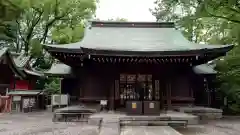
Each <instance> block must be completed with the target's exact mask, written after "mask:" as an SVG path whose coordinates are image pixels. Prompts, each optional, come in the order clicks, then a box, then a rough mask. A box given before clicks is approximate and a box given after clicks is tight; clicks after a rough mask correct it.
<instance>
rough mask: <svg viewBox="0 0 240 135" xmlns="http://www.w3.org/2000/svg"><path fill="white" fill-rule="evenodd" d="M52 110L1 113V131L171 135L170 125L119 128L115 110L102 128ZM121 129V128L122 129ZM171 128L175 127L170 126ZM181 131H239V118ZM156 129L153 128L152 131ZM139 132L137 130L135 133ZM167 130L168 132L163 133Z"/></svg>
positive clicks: (205, 134)
mask: <svg viewBox="0 0 240 135" xmlns="http://www.w3.org/2000/svg"><path fill="white" fill-rule="evenodd" d="M52 116H53V114H52V113H48V112H47V113H45V112H44V113H43V112H40V113H28V114H12V115H10V114H3V115H2V114H1V115H0V135H99V134H100V135H116V134H117V133H119V134H118V135H120V134H121V135H132V134H134V133H135V134H138V135H145V134H148V135H154V134H152V133H157V135H165V134H166V135H167V134H168V135H171V134H170V133H171V132H166V131H170V129H169V128H168V127H167V128H168V129H167V130H166V129H162V128H163V127H160V126H158V127H155V128H154V129H153V126H151V127H145V126H142V127H138V126H135V127H133V126H132V127H131V126H128V127H122V128H121V129H120V127H119V126H117V124H116V122H117V121H115V120H116V119H117V118H118V116H116V115H114V114H112V115H111V116H112V117H111V118H112V119H106V120H105V121H102V126H101V128H100V129H104V130H101V131H99V126H98V125H94V124H92V125H90V124H87V123H76V122H71V123H65V122H60V123H54V122H52ZM118 130H120V131H122V133H120V132H119V131H118ZM171 130H172V129H171ZM175 130H176V131H177V132H179V133H180V134H182V135H240V119H237V118H236V119H230V120H229V119H228V120H215V121H212V122H208V123H204V124H200V125H194V126H189V127H188V128H177V129H175ZM153 131H154V132H153ZM136 132H137V133H136ZM162 133H165V134H162Z"/></svg>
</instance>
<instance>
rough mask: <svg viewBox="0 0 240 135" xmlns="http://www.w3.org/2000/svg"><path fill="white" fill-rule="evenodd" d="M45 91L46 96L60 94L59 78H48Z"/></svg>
mask: <svg viewBox="0 0 240 135" xmlns="http://www.w3.org/2000/svg"><path fill="white" fill-rule="evenodd" d="M45 90H46V91H47V93H48V94H50V95H52V94H60V93H61V90H60V79H59V78H50V79H49V82H48V83H46V84H45Z"/></svg>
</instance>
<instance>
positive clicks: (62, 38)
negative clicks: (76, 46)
mask: <svg viewBox="0 0 240 135" xmlns="http://www.w3.org/2000/svg"><path fill="white" fill-rule="evenodd" d="M83 36H84V26H83V24H78V25H76V26H74V27H72V28H71V27H69V26H61V25H60V26H57V27H56V28H54V29H53V30H52V39H53V41H54V42H56V43H58V44H67V43H74V42H78V41H80V40H81V39H82V38H83Z"/></svg>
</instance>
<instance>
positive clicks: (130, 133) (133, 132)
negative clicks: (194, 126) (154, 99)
mask: <svg viewBox="0 0 240 135" xmlns="http://www.w3.org/2000/svg"><path fill="white" fill-rule="evenodd" d="M120 135H182V134H180V133H179V132H177V131H176V130H174V129H173V128H171V127H169V126H132V127H123V128H122V131H121V134H120Z"/></svg>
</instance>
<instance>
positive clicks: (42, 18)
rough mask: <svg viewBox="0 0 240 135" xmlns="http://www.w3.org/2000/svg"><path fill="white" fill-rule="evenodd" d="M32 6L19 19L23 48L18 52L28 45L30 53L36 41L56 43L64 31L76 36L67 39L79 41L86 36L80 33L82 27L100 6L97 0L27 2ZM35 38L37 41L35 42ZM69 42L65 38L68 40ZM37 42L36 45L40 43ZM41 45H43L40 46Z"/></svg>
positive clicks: (19, 31) (25, 51) (26, 51)
mask: <svg viewBox="0 0 240 135" xmlns="http://www.w3.org/2000/svg"><path fill="white" fill-rule="evenodd" d="M26 5H28V7H29V8H28V9H27V10H25V12H24V13H23V14H22V15H21V16H20V19H18V20H17V23H18V34H19V35H20V36H19V41H21V42H19V43H18V44H19V46H20V47H19V48H17V49H16V51H17V52H19V51H21V50H22V49H24V53H25V54H26V55H28V54H29V53H30V50H31V48H32V43H37V42H36V40H38V41H39V42H38V43H39V44H38V43H37V45H41V44H42V43H54V42H60V43H62V42H63V41H58V40H59V39H60V40H61V38H57V37H59V36H60V35H61V34H59V33H63V32H65V31H66V33H69V31H70V33H71V32H72V31H73V33H74V34H71V35H74V36H75V35H81V36H75V37H74V40H68V41H67V42H69V43H70V42H76V41H77V40H80V39H81V38H82V33H81V32H80V33H76V30H79V27H83V25H84V21H85V20H86V19H89V18H91V17H92V15H93V14H94V13H95V10H96V1H95V0H88V1H86V0H68V1H62V0H42V1H33V0H28V1H27V2H26ZM32 40H34V42H32ZM64 43H65V42H64ZM37 45H35V46H37ZM38 48H41V47H38Z"/></svg>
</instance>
